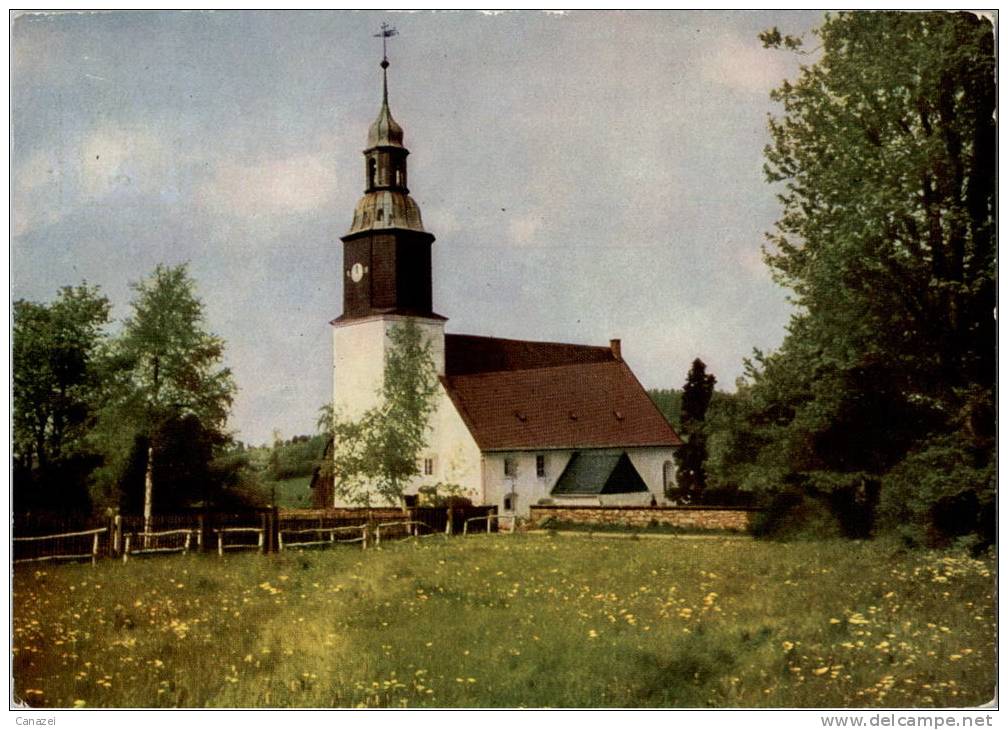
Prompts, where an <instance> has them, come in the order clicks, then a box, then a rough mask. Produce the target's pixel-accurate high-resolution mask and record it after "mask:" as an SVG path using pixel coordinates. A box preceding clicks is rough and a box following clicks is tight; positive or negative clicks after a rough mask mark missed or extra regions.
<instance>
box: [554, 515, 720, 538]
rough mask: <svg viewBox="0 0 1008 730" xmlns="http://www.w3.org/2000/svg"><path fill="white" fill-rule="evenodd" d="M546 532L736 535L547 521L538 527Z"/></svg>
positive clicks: (697, 529)
mask: <svg viewBox="0 0 1008 730" xmlns="http://www.w3.org/2000/svg"><path fill="white" fill-rule="evenodd" d="M538 528H539V529H541V530H546V531H547V532H584V533H605V534H618V535H624V536H626V537H628V538H633V536H635V535H706V536H708V537H710V536H715V535H717V536H722V537H728V536H731V535H737V534H738V532H733V531H731V530H710V529H705V528H701V527H677V526H676V525H661V524H657V523H656V524H650V525H630V524H618V523H617V524H599V523H589V522H566V521H563V520H552V519H548V520H546V521H545V522H543V523H542V524H541V525H539V526H538Z"/></svg>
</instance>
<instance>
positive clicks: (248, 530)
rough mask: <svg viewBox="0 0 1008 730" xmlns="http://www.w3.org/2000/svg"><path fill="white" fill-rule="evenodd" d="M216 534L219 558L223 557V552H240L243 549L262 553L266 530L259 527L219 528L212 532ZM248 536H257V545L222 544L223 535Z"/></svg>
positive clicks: (242, 543) (241, 543) (245, 543)
mask: <svg viewBox="0 0 1008 730" xmlns="http://www.w3.org/2000/svg"><path fill="white" fill-rule="evenodd" d="M214 532H215V533H217V554H218V555H220V556H221V557H223V556H224V551H225V550H241V549H243V548H251V547H254V548H256V549H257V550H259V552H263V550H264V546H265V541H266V530H264V529H263V528H261V527H221V528H218V529H216V530H214ZM242 534H244V535H249V534H255V535H258V536H259V541H258V543H257V544H255V545H252V544H251V543H247V542H239V543H233V544H231V545H225V544H224V535H242Z"/></svg>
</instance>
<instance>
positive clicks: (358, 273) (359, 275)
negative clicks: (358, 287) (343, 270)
mask: <svg viewBox="0 0 1008 730" xmlns="http://www.w3.org/2000/svg"><path fill="white" fill-rule="evenodd" d="M350 278H351V279H353V281H354V283H355V284H356V283H357V282H358V281H360V280H361V279H363V278H364V267H363V266H361V264H360V262H359V261H358V262H357V263H356V264H354V265H353V266H351V267H350Z"/></svg>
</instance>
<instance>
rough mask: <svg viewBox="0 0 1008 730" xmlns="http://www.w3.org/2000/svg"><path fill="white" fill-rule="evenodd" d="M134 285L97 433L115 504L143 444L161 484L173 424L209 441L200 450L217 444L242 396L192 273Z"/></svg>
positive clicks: (178, 270) (179, 269)
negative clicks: (163, 445)
mask: <svg viewBox="0 0 1008 730" xmlns="http://www.w3.org/2000/svg"><path fill="white" fill-rule="evenodd" d="M132 286H133V290H134V291H135V292H136V296H135V298H134V299H133V302H132V307H133V312H132V314H131V316H130V317H129V318H127V319H126V320H125V322H124V326H123V332H122V334H121V335H120V336H119V338H118V339H117V340H116V341H115V342H114V343H113V346H112V348H111V352H110V355H109V359H108V363H109V364H108V368H107V377H106V380H105V384H104V385H105V393H104V397H105V403H106V404H105V407H104V408H103V409H102V412H101V415H100V419H99V429H98V431H97V433H96V440H97V441H98V443H99V444H100V446H101V448H102V450H103V452H104V453H105V455H106V464H105V467H104V468H103V469H102V470H101V471H100V472H99V474H98V481H99V485H100V486H101V487H102V489H103V491H104V492H105V496H106V498H108V499H111V500H114V501H118V500H117V497H116V496H115V495H116V493H117V492H118V489H119V487H120V486H122V485H121V484H120V482H121V480H122V478H123V477H124V475H125V474H127V472H129V471H130V467H129V463H130V462H131V461H133V462H135V459H131V457H130V454H131V453H133V452H134V451H135V448H136V443H135V442H136V440H137V439H138V438H139V439H141V440H142V441H143V442H144V443H145V444H146V445H147V450H148V454H147V457H146V458H145V459H144V460H143V461H144V462H145V463H146V470H147V479H149V480H150V479H153V480H154V481H159V478H158V477H156V476H155V475H154V471H155V469H154V467H155V464H156V463H157V462H159V461H161V462H162V463H167V462H165V461H164V459H162V458H160V457H158V456H155V452H157V451H158V450H159V448H160V442H161V440H162V438H163V437H165V435H166V434H168V433H172V432H173V428H174V427H173V424H179V423H186V424H188V425H187V426H186V427H187V428H189V429H190V430H192V431H193V432H197V431H198V432H199V433H200V434H204V435H201V436H200V439H198V440H197V441H198V442H199V444H198V446H199V448H203V447H204V445H205V444H207V443H216V442H217V441H218V440H219V437H220V436H221V435H222V434H223V429H224V425H225V422H226V419H227V415H228V411H229V408H230V405H231V401H232V398H233V396H234V392H235V386H234V382H233V379H232V377H231V371H230V369H229V368H227V367H225V366H224V365H223V354H224V342H223V341H222V340H221V339H220V338H219V337H217V336H215V335H213V334H211V333H209V332H207V331H206V323H205V319H204V314H203V305H202V302H200V300H199V299H198V298H197V297H196V294H195V282H194V281H193V280H192V279H191V278H190V276H189V273H188V268H187V266H186V265H185V264H182V265H179V266H175V267H167V266H163V265H159V266H158V267H157V268H156V269H155V270H154V272H153V273H152V274H151V275H150V276H149V277H148V278H146V279H144V280H142V281H140V282H137V283H135V284H133V285H132ZM192 419H195V420H196V421H198V426H197V425H196V424H195V423H194V422H193V420H192ZM174 431H177V429H174ZM195 443H196V442H194V444H195ZM194 448H195V446H194ZM207 458H209V456H208V455H207ZM187 468H192V467H187ZM134 470H135V467H134ZM173 478H174V477H171V476H170V475H168V474H165V478H164V480H161V481H163V482H164V483H165V484H167V483H168V481H169V480H171V479H173ZM159 501H161V500H159Z"/></svg>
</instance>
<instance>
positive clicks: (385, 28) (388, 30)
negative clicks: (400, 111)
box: [374, 23, 399, 104]
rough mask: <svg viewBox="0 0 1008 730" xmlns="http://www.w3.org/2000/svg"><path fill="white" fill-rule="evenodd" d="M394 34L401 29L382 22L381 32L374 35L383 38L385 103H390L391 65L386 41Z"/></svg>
mask: <svg viewBox="0 0 1008 730" xmlns="http://www.w3.org/2000/svg"><path fill="white" fill-rule="evenodd" d="M394 35H399V31H397V30H396V29H395V28H393V27H392V26H391V25H389V24H388V23H382V24H381V32H380V33H375V35H374V37H375V38H381V50H382V60H381V67H382V102H383V103H385V104H388V70H387V69H388V67H389V61H388V46H387V45H386V42H387V40H388V39H389V38H391V37H392V36H394Z"/></svg>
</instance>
